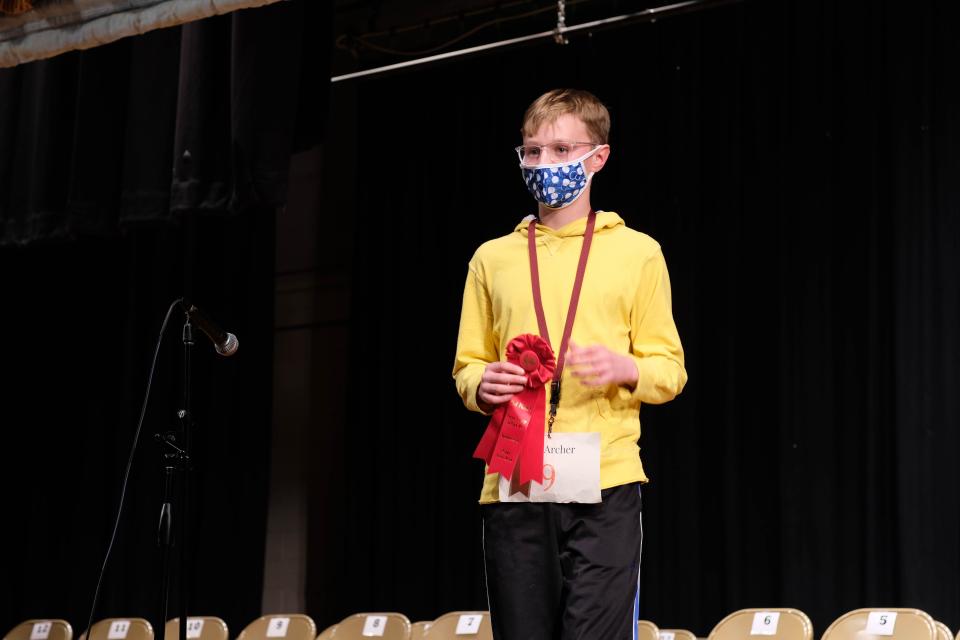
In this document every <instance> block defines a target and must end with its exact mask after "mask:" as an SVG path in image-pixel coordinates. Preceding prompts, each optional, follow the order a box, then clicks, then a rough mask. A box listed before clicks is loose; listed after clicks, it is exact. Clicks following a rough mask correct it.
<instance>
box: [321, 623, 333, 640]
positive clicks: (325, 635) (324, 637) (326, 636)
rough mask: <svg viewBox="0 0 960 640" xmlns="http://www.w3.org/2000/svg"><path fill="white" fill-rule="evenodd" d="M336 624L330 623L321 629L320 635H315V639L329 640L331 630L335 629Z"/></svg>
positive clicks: (331, 634) (331, 633)
mask: <svg viewBox="0 0 960 640" xmlns="http://www.w3.org/2000/svg"><path fill="white" fill-rule="evenodd" d="M336 628H337V625H335V624H332V625H330V626H329V627H327V628H326V629H324V630H323V631H321V632H320V635H318V636H317V640H331V638H333V632H334V631H335V630H336Z"/></svg>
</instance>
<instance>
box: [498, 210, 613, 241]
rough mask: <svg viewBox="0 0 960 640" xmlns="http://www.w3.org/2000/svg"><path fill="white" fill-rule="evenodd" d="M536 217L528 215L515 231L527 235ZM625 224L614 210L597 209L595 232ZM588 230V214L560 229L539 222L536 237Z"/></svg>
mask: <svg viewBox="0 0 960 640" xmlns="http://www.w3.org/2000/svg"><path fill="white" fill-rule="evenodd" d="M533 219H535V216H532V215H531V216H527V217H526V218H524V219H523V220H521V221H520V224H518V225H517V226H516V227H515V228H514V231H515V232H517V233H520V234H521V235H523V237H524V238H526V237H527V226H528V225H529V224H530V221H531V220H533ZM623 226H625V224H624V222H623V218H621V217H620V216H618V215H617V214H616V213H614V212H613V211H597V226H596V227H594V231H593V232H594V233H602V232H603V231H604V230H605V229H613V228H615V227H623ZM586 230H587V216H584V217H582V218H577V219H576V220H574V221H573V222H570V223H568V224H566V225H564V226H562V227H560V228H559V229H551V228H550V227H548V226H546V225H542V224H539V223H538V224H537V226H536V237H538V238H539V237H540V236H554V237H557V238H569V237H575V236H582V235H584V233H586Z"/></svg>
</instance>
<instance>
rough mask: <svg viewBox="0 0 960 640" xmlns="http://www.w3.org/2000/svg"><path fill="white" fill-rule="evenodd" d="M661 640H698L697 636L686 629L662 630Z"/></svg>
mask: <svg viewBox="0 0 960 640" xmlns="http://www.w3.org/2000/svg"><path fill="white" fill-rule="evenodd" d="M660 640H697V636H696V635H694V633H693V631H687V630H686V629H660Z"/></svg>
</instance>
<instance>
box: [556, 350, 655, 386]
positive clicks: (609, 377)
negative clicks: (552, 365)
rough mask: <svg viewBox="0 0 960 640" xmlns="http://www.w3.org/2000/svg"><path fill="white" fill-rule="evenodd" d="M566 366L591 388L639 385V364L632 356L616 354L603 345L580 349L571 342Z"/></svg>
mask: <svg viewBox="0 0 960 640" xmlns="http://www.w3.org/2000/svg"><path fill="white" fill-rule="evenodd" d="M566 366H569V367H570V373H571V374H572V375H573V376H574V377H576V378H579V379H580V382H582V383H583V384H585V385H587V386H590V387H602V386H606V385H608V384H613V385H617V386H621V385H622V386H625V387H635V386H636V385H637V377H638V375H639V374H638V372H637V363H636V362H635V361H634V359H633V358H631V357H630V356H625V355H621V354H619V353H614V352H613V351H611V350H610V349H607V348H606V347H605V346H603V345H599V344H597V345H593V346H589V347H580V346H577V345H575V344H574V343H573V341H571V342H570V348H569V349H568V350H567V358H566Z"/></svg>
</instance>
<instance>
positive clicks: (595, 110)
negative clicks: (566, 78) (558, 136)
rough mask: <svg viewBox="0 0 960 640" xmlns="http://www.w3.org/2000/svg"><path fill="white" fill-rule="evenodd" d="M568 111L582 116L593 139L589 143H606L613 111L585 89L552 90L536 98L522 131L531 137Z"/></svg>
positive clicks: (527, 113) (526, 115) (521, 127)
mask: <svg viewBox="0 0 960 640" xmlns="http://www.w3.org/2000/svg"><path fill="white" fill-rule="evenodd" d="M565 114H570V115H573V116H576V117H577V118H580V120H581V121H582V122H583V124H585V125H586V126H587V131H588V132H589V133H590V136H591V137H592V138H593V139H592V140H589V142H596V143H598V144H607V139H608V138H609V137H610V112H609V111H607V108H606V107H605V106H603V103H602V102H600V100H598V99H597V97H596V96H595V95H593V94H592V93H590V92H589V91H583V90H582V89H553V90H552V91H547V92H546V93H545V94H543V95H542V96H540V97H539V98H537V99H536V100H534V101H533V103H532V104H531V105H530V106H529V107H527V111H526V113H524V114H523V124H522V125H521V126H520V134H521V135H524V136H532V135H534V134H535V133H536V132H537V131H538V130H539V129H540V127H541V126H542V125H544V124H551V123H553V122H556V121H557V118H559V117H560V116H562V115H565ZM583 142H588V141H587V140H584V141H583Z"/></svg>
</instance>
